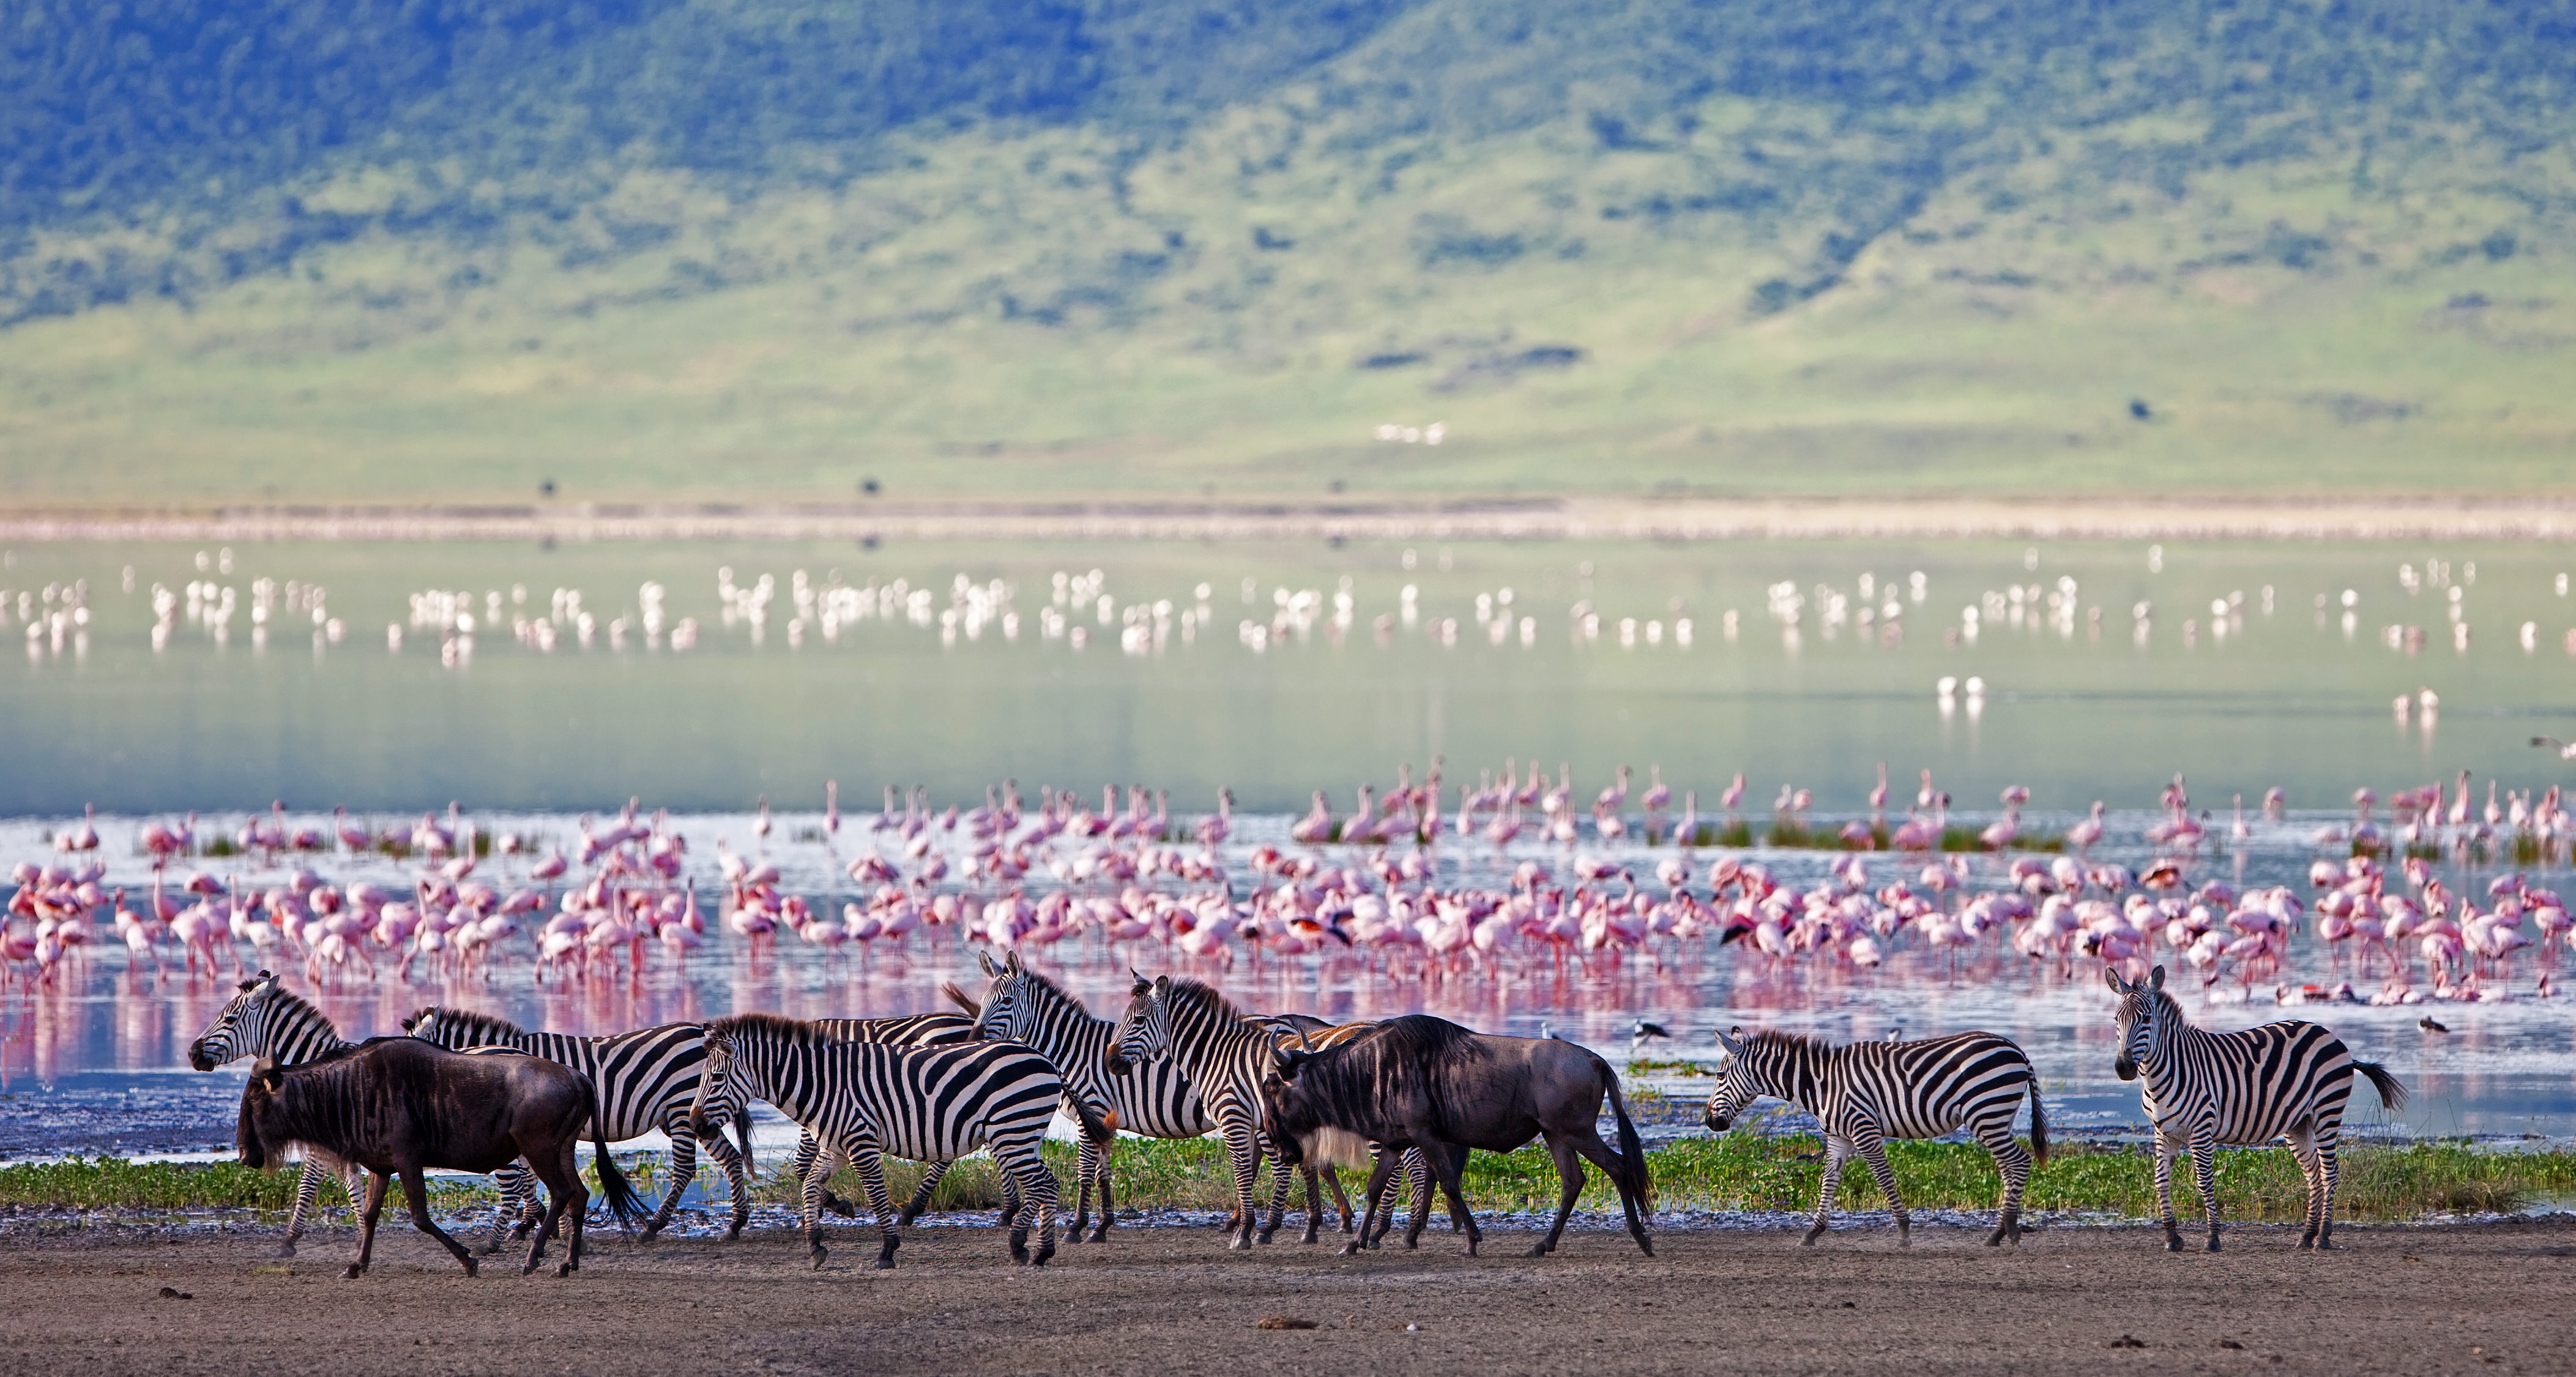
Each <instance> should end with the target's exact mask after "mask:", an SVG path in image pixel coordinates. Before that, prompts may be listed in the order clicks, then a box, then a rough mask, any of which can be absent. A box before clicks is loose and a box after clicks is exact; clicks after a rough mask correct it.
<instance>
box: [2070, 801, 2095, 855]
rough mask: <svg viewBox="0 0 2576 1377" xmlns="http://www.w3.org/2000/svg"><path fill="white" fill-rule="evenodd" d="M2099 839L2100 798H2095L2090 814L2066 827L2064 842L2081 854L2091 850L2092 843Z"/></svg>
mask: <svg viewBox="0 0 2576 1377" xmlns="http://www.w3.org/2000/svg"><path fill="white" fill-rule="evenodd" d="M2101 840H2102V800H2100V799H2098V798H2097V799H2095V800H2093V812H2092V815H2091V816H2090V817H2087V818H2085V819H2084V820H2083V821H2081V822H2079V823H2077V824H2075V825H2074V826H2073V827H2069V828H2067V829H2066V844H2067V845H2069V846H2072V847H2074V848H2075V854H2077V855H2079V856H2081V855H2083V854H2084V853H2086V852H2088V851H2090V850H2092V849H2093V845H2094V843H2096V842H2099V841H2101Z"/></svg>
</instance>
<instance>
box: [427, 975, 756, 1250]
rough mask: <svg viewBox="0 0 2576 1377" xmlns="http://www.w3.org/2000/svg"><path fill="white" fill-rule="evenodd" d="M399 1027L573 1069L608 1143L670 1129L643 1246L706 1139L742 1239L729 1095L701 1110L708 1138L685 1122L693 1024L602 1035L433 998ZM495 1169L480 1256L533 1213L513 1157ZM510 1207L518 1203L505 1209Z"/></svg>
mask: <svg viewBox="0 0 2576 1377" xmlns="http://www.w3.org/2000/svg"><path fill="white" fill-rule="evenodd" d="M403 1027H404V1028H405V1029H407V1030H408V1031H409V1032H410V1033H411V1035H412V1036H413V1037H416V1038H421V1039H423V1040H425V1041H428V1042H433V1043H436V1044H438V1045H439V1046H441V1047H445V1048H449V1049H451V1050H454V1051H459V1052H462V1051H488V1050H494V1049H507V1050H509V1051H513V1052H523V1053H526V1054H528V1055H530V1056H535V1057H543V1058H545V1059H546V1060H548V1061H551V1062H558V1063H560V1064H562V1065H564V1066H568V1067H571V1068H572V1069H573V1070H575V1071H579V1072H581V1073H582V1074H583V1075H585V1076H588V1077H589V1078H590V1081H591V1084H592V1085H593V1086H595V1087H597V1091H598V1095H599V1109H598V1114H597V1117H598V1119H599V1124H598V1134H597V1136H599V1137H601V1138H604V1139H606V1140H607V1141H609V1142H612V1143H616V1142H624V1141H626V1140H627V1139H630V1138H640V1137H643V1136H644V1135H645V1134H647V1133H653V1132H656V1131H659V1132H661V1133H665V1134H668V1135H669V1136H670V1139H671V1182H670V1185H669V1186H667V1187H666V1188H664V1190H663V1192H662V1205H661V1208H659V1209H657V1210H655V1211H654V1212H653V1218H652V1220H651V1221H650V1222H648V1223H647V1224H646V1225H645V1226H644V1234H643V1237H644V1239H645V1241H646V1242H650V1241H652V1239H653V1237H654V1235H656V1234H658V1233H660V1232H661V1231H662V1230H663V1228H664V1227H665V1226H667V1225H668V1224H669V1223H670V1222H671V1212H672V1211H673V1210H674V1209H676V1208H677V1207H678V1205H679V1203H680V1197H681V1196H682V1195H683V1194H685V1193H686V1192H687V1190H688V1188H689V1183H690V1182H691V1181H692V1180H694V1179H696V1177H697V1174H698V1153H697V1146H698V1143H699V1142H700V1141H704V1142H705V1144H706V1148H707V1153H708V1155H709V1156H712V1157H714V1158H715V1159H716V1164H717V1165H718V1166H719V1167H721V1168H723V1170H724V1174H725V1184H726V1186H727V1188H728V1189H730V1190H731V1191H732V1193H733V1224H732V1227H731V1228H730V1229H729V1230H727V1232H726V1235H725V1236H726V1237H727V1238H729V1239H730V1238H737V1237H740V1236H741V1234H742V1230H743V1226H744V1225H745V1224H747V1223H749V1222H750V1219H751V1183H750V1180H749V1177H748V1174H747V1173H746V1171H745V1169H744V1156H745V1154H744V1153H738V1152H736V1151H735V1150H734V1147H733V1145H732V1144H730V1143H727V1142H726V1141H725V1139H724V1129H725V1126H726V1125H728V1124H733V1123H742V1124H744V1125H745V1129H744V1137H745V1143H746V1146H747V1145H748V1141H749V1132H748V1118H747V1116H746V1114H745V1112H744V1107H743V1106H742V1105H741V1104H740V1103H739V1102H735V1101H727V1102H718V1103H715V1104H712V1105H710V1106H708V1108H707V1112H706V1116H705V1122H706V1123H707V1124H708V1125H709V1126H710V1127H712V1128H713V1129H714V1130H715V1132H714V1133H713V1135H712V1136H704V1137H703V1138H702V1136H701V1135H699V1134H696V1133H693V1132H692V1131H691V1128H690V1124H691V1120H690V1108H691V1104H692V1102H693V1101H695V1100H696V1098H697V1094H698V1081H699V1075H700V1068H701V1067H702V1066H703V1065H704V1064H705V1062H706V1038H705V1034H704V1032H703V1030H702V1029H701V1028H700V1026H699V1025H697V1024H695V1023H666V1024H662V1025H660V1026H658V1027H652V1028H639V1029H636V1030H635V1031H633V1032H628V1033H618V1034H615V1035H613V1036H610V1037H582V1036H578V1035H575V1034H571V1033H532V1032H529V1031H528V1030H527V1029H525V1028H522V1027H520V1026H519V1025H517V1024H515V1023H512V1022H510V1021H509V1020H507V1019H503V1018H496V1017H494V1016H492V1015H490V1014H483V1013H475V1012H472V1011H470V1010H465V1009H449V1008H442V1007H441V1006H439V1005H436V1004H432V1005H430V1006H429V1007H427V1008H425V1009H422V1010H421V1011H420V1012H419V1013H416V1014H414V1015H412V1016H411V1017H410V1018H407V1019H405V1020H403ZM493 1175H494V1177H495V1179H496V1180H497V1182H498V1183H499V1185H500V1188H501V1195H502V1202H503V1203H502V1207H501V1214H500V1216H499V1218H498V1219H497V1220H496V1221H495V1223H494V1226H493V1231H492V1238H491V1240H490V1242H489V1243H488V1244H487V1245H486V1248H485V1251H487V1252H489V1251H491V1250H492V1249H493V1248H497V1247H498V1246H499V1245H500V1241H501V1229H502V1225H503V1224H504V1223H506V1222H507V1221H509V1220H511V1219H513V1218H516V1219H517V1220H519V1227H518V1234H519V1235H521V1236H524V1235H525V1234H526V1232H527V1230H528V1229H529V1228H530V1227H531V1226H532V1225H533V1224H534V1223H535V1222H536V1218H537V1213H536V1188H535V1184H534V1182H533V1180H532V1179H531V1178H530V1175H529V1173H528V1172H527V1171H525V1170H523V1169H522V1168H520V1167H519V1166H518V1165H517V1164H515V1163H513V1164H512V1165H510V1166H507V1167H504V1168H502V1169H501V1170H500V1171H498V1172H495V1173H494V1174H493ZM513 1205H515V1206H517V1208H516V1209H513V1208H512V1206H513Z"/></svg>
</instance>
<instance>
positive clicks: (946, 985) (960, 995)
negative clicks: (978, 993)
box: [939, 980, 984, 1018]
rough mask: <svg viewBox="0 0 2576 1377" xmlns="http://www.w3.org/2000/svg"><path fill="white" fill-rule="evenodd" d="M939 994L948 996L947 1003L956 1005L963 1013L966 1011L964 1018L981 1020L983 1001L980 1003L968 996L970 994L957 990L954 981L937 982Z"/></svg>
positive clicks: (973, 997)
mask: <svg viewBox="0 0 2576 1377" xmlns="http://www.w3.org/2000/svg"><path fill="white" fill-rule="evenodd" d="M939 992H940V993H941V994H944V995H946V996H948V1002H949V1003H951V1004H954V1005H956V1006H957V1007H958V1008H960V1009H963V1010H965V1011H966V1016H967V1017H968V1018H982V1017H983V1016H984V1004H983V1001H981V1000H979V999H977V998H975V996H973V995H970V994H968V993H966V992H965V991H964V990H961V989H959V988H957V982H956V981H954V980H943V981H940V982H939Z"/></svg>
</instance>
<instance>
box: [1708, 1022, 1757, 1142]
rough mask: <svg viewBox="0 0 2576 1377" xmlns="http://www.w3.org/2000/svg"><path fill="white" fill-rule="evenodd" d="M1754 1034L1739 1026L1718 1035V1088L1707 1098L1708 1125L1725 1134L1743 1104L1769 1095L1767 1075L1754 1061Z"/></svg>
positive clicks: (1713, 1129)
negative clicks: (1729, 1031) (1730, 1031)
mask: <svg viewBox="0 0 2576 1377" xmlns="http://www.w3.org/2000/svg"><path fill="white" fill-rule="evenodd" d="M1752 1043H1753V1037H1752V1035H1751V1034H1749V1033H1747V1032H1745V1031H1744V1029H1743V1028H1742V1027H1740V1026H1739V1027H1738V1028H1736V1030H1735V1031H1734V1032H1732V1033H1720V1034H1718V1035H1717V1049H1718V1058H1717V1089H1716V1090H1715V1091H1713V1092H1711V1093H1710V1095H1709V1097H1708V1126H1709V1129H1710V1131H1711V1132H1715V1133H1724V1132H1725V1131H1726V1130H1727V1129H1728V1128H1730V1127H1732V1126H1733V1125H1734V1123H1735V1116H1736V1115H1738V1114H1741V1113H1743V1112H1744V1109H1745V1106H1747V1105H1750V1104H1752V1103H1753V1102H1754V1101H1755V1100H1758V1099H1761V1098H1762V1097H1763V1096H1765V1095H1768V1094H1771V1093H1772V1090H1771V1085H1770V1081H1769V1080H1768V1078H1766V1077H1765V1076H1764V1075H1763V1074H1762V1072H1761V1071H1760V1070H1759V1069H1758V1068H1756V1067H1755V1066H1754V1064H1753V1056H1752V1052H1753V1046H1752Z"/></svg>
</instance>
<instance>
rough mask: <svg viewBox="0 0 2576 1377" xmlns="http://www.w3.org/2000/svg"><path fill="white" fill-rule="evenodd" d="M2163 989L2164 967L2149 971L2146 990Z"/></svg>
mask: <svg viewBox="0 0 2576 1377" xmlns="http://www.w3.org/2000/svg"><path fill="white" fill-rule="evenodd" d="M2164 987H2165V968H2164V967H2162V966H2158V967H2156V968H2155V969H2154V970H2151V971H2149V972H2147V988H2148V989H2150V990H2161V989H2163V988H2164Z"/></svg>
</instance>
